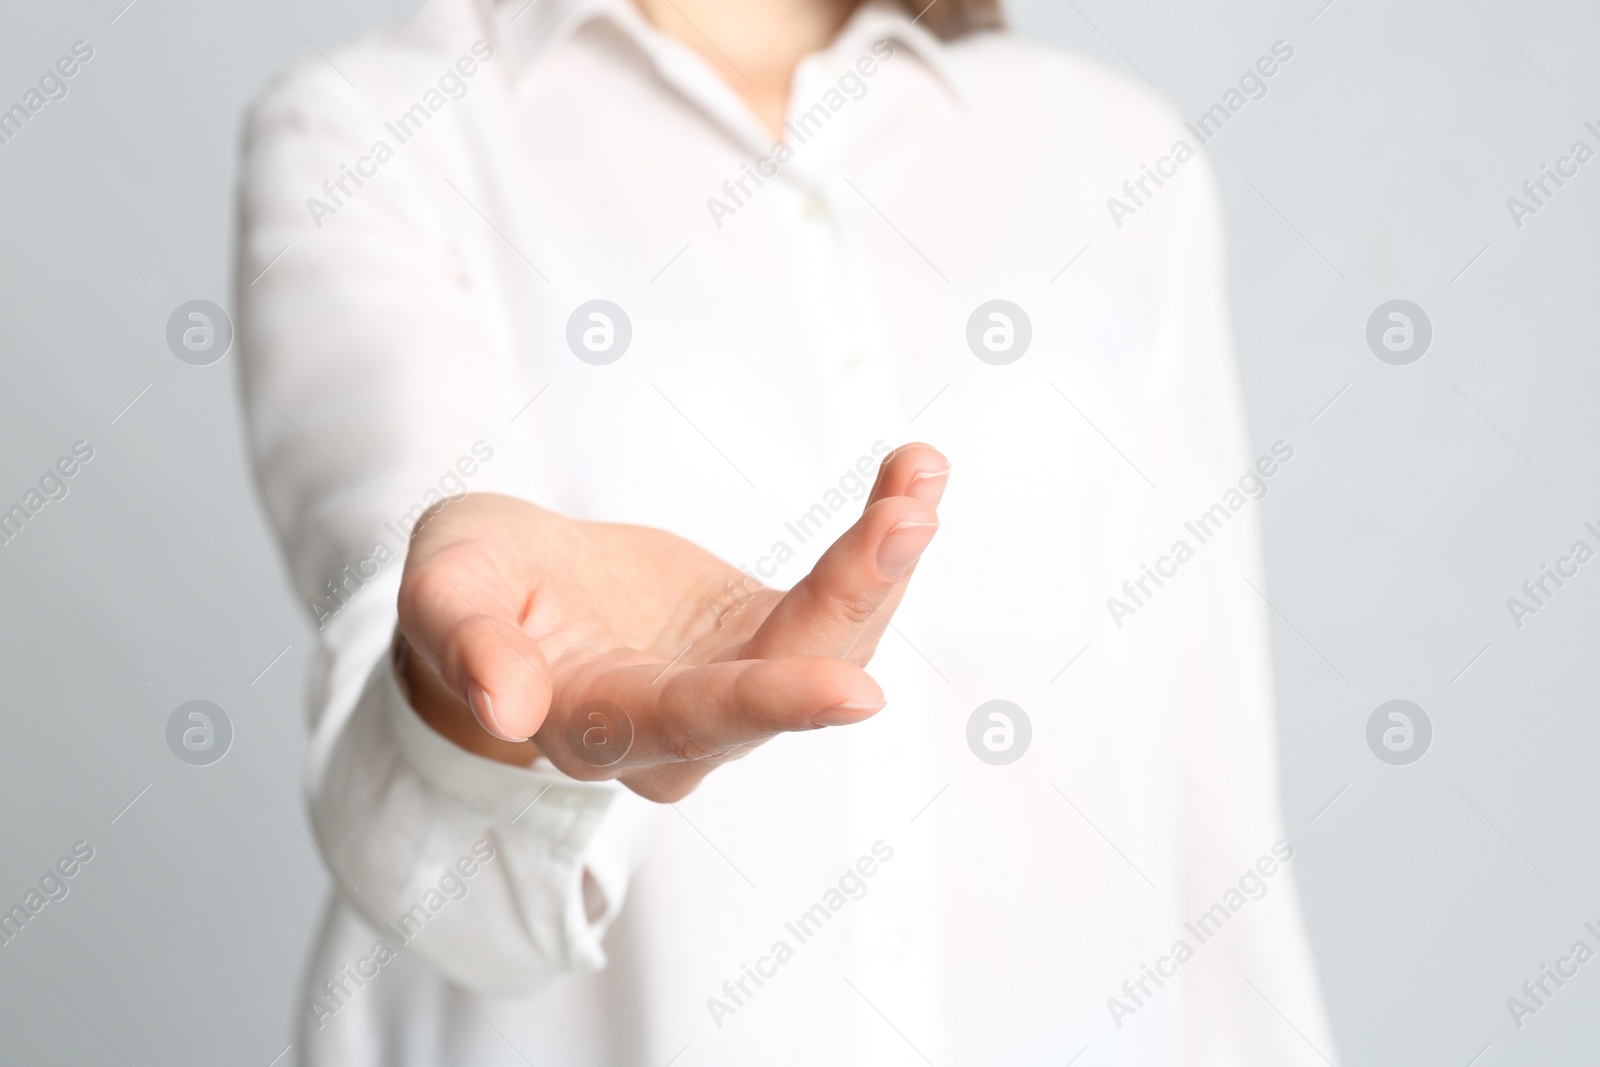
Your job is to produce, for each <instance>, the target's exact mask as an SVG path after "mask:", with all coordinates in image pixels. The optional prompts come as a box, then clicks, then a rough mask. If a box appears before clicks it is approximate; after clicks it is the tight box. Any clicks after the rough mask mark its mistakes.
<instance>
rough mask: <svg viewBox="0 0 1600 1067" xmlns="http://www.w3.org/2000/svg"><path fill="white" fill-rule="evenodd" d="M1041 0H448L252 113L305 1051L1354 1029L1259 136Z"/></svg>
mask: <svg viewBox="0 0 1600 1067" xmlns="http://www.w3.org/2000/svg"><path fill="white" fill-rule="evenodd" d="M996 21H997V20H996V18H995V12H994V11H993V10H992V9H991V8H990V7H989V6H988V5H987V4H985V3H982V2H977V0H974V2H970V3H962V2H960V0H942V2H939V3H936V4H935V5H934V6H933V7H931V8H929V9H928V10H926V11H924V12H922V13H921V15H920V16H918V14H917V13H916V12H915V11H907V10H902V9H900V8H898V7H895V6H892V5H888V4H883V3H874V4H866V5H861V6H857V5H856V4H855V3H852V2H849V0H767V2H764V3H759V4H756V3H737V2H734V0H637V6H635V4H634V3H631V2H629V0H533V2H531V3H530V2H529V0H505V2H491V0H434V2H432V3H430V4H428V6H427V7H425V8H424V9H423V11H422V12H421V13H420V14H419V15H418V16H416V17H415V18H414V19H412V20H411V21H410V22H408V23H405V24H404V25H401V26H399V27H397V28H394V29H392V30H389V31H387V32H385V33H383V34H380V35H378V36H375V37H373V38H371V39H369V40H367V41H364V42H362V43H360V44H358V45H356V46H354V47H351V48H347V49H343V50H339V51H335V52H332V53H329V54H328V55H327V56H326V57H320V56H319V57H318V58H316V59H315V60H312V61H310V62H308V63H306V64H305V65H303V66H302V67H300V68H299V69H298V70H296V71H295V72H293V73H292V74H291V75H290V76H289V77H287V78H286V79H285V80H283V81H282V82H280V83H279V84H277V85H276V86H274V87H273V88H272V89H271V90H270V91H269V92H268V93H267V94H266V95H265V96H264V97H263V99H262V100H261V101H260V103H259V104H258V105H257V106H256V108H255V110H254V112H253V114H252V116H251V118H250V122H249V127H248V134H247V143H246V149H245V166H244V181H243V193H242V209H241V214H242V228H243V239H242V251H241V264H240V269H239V279H240V281H239V294H240V299H239V304H240V316H241V323H240V326H241V338H242V341H243V346H244V349H243V350H244V356H245V359H244V375H245V383H244V385H243V390H244V397H245V401H246V406H247V409H248V413H249V421H250V427H251V434H252V445H253V449H254V454H255V458H256V467H257V475H258V478H259V481H260V484H261V489H262V494H263V497H264V499H265V502H266V506H267V510H268V512H269V513H270V515H271V517H272V520H273V522H274V524H275V526H276V529H277V531H278V534H279V537H280V538H281V540H282V542H283V544H284V548H285V553H286V555H287V557H288V560H289V564H290V568H291V570H292V573H293V577H294V581H295V584H296V587H297V588H298V589H299V591H300V593H301V595H302V596H303V597H304V598H305V599H306V601H307V605H308V610H309V612H310V614H311V615H312V616H313V618H314V619H315V620H316V623H317V625H318V627H319V630H320V634H319V636H320V643H319V652H318V656H317V659H316V664H315V668H314V674H313V678H312V686H311V689H312V693H311V697H312V699H311V708H312V723H313V733H312V742H311V752H310V758H309V765H308V792H309V795H310V803H311V810H312V818H313V824H314V826H315V829H316V834H317V839H318V845H319V848H320V850H321V851H322V853H323V855H324V857H325V858H326V859H327V861H328V863H329V866H330V868H331V872H332V875H333V877H334V879H335V882H336V885H337V889H336V893H335V896H334V898H333V900H332V901H331V903H330V905H329V910H328V913H327V917H326V920H325V923H324V926H323V930H322V933H321V937H320V941H319V944H318V947H317V950H316V953H315V956H314V958H313V960H312V962H311V964H310V967H309V970H308V974H307V987H306V991H305V998H304V1006H303V1008H302V1010H301V1020H302V1021H301V1027H300V1032H301V1037H300V1039H299V1040H298V1041H297V1043H296V1047H297V1054H298V1055H299V1056H300V1057H301V1058H302V1061H303V1062H305V1063H307V1064H316V1065H322V1064H339V1065H350V1064H384V1065H395V1064H403V1065H412V1064H415V1065H423V1064H458V1063H472V1064H501V1063H505V1064H510V1063H522V1062H527V1063H535V1064H540V1065H544V1064H563V1065H565V1064H572V1065H588V1064H639V1065H665V1064H667V1063H678V1064H682V1065H684V1067H689V1065H693V1064H735V1063H737V1064H746V1063H761V1064H819V1063H829V1064H833V1063H859V1064H871V1065H874V1067H879V1065H883V1064H898V1063H907V1064H910V1063H923V1062H931V1063H937V1064H940V1065H941V1067H944V1065H951V1064H963V1063H974V1064H975V1063H984V1064H988V1063H997V1062H998V1063H1032V1062H1040V1063H1043V1062H1052V1063H1054V1062H1066V1061H1067V1060H1068V1059H1070V1058H1072V1057H1074V1056H1075V1055H1078V1054H1080V1053H1081V1054H1084V1055H1085V1056H1086V1058H1085V1060H1084V1062H1085V1063H1096V1064H1110V1063H1138V1064H1158V1063H1159V1064H1168V1063H1171V1064H1179V1063H1184V1064H1187V1063H1228V1064H1258V1063H1259V1064H1269V1063H1270V1064H1285V1063H1298V1062H1314V1061H1315V1062H1320V1058H1321V1057H1327V1056H1331V1054H1332V1048H1331V1044H1330V1042H1329V1041H1328V1039H1327V1037H1326V1031H1325V1025H1324V1023H1323V1022H1322V1019H1321V1009H1320V1006H1319V1002H1318V997H1317V993H1316V990H1315V982H1314V977H1313V972H1312V969H1311V965H1310V961H1309V956H1308V952H1307V949H1306V945H1305V940H1304V936H1303V933H1302V931H1301V927H1300V921H1299V918H1298V910H1297V903H1296V896H1295V892H1294V888H1293V884H1292V880H1291V875H1290V873H1289V869H1288V868H1289V867H1290V866H1292V863H1290V862H1289V860H1290V857H1292V854H1293V844H1292V840H1289V839H1288V835H1286V834H1285V832H1284V831H1283V829H1282V827H1281V826H1280V822H1279V818H1278V815H1277V812H1276V795H1275V793H1276V781H1275V769H1274V763H1275V758H1274V746H1273V738H1272V728H1271V706H1270V682H1269V678H1268V661H1267V656H1266V637H1265V627H1264V619H1263V616H1262V610H1261V604H1260V601H1259V600H1258V599H1257V598H1256V596H1255V594H1254V593H1253V592H1252V591H1251V590H1250V589H1249V587H1248V585H1247V584H1246V581H1245V580H1244V579H1245V578H1246V577H1251V578H1253V577H1254V575H1255V573H1256V567H1257V564H1256V554H1257V546H1256V537H1255V529H1254V526H1255V519H1254V517H1253V515H1252V514H1251V513H1250V511H1249V509H1250V507H1253V506H1254V505H1253V504H1249V503H1246V505H1245V506H1243V507H1234V506H1233V504H1232V503H1231V499H1232V498H1231V497H1230V496H1227V494H1230V493H1231V494H1232V495H1233V496H1238V497H1239V500H1240V501H1241V502H1244V501H1245V499H1246V498H1245V497H1244V496H1242V495H1240V494H1239V492H1238V490H1237V489H1236V488H1235V485H1236V483H1238V484H1239V485H1241V486H1243V485H1246V484H1248V485H1249V486H1250V487H1252V488H1253V487H1254V486H1255V485H1257V484H1259V485H1260V486H1262V491H1263V492H1264V491H1265V486H1266V485H1267V484H1268V483H1267V482H1266V481H1265V480H1264V479H1265V478H1267V477H1268V476H1269V470H1268V468H1269V467H1270V468H1271V472H1272V473H1275V472H1276V470H1277V468H1278V466H1279V464H1280V463H1281V462H1282V461H1283V459H1284V453H1285V452H1287V454H1288V455H1289V456H1292V445H1291V444H1289V443H1287V442H1284V443H1281V444H1280V452H1279V455H1278V456H1277V457H1273V456H1271V455H1267V456H1264V457H1262V459H1261V460H1260V461H1257V460H1256V459H1255V458H1254V457H1252V456H1251V455H1250V454H1249V452H1248V451H1247V448H1246V443H1245V438H1244V434H1243V429H1242V414H1241V405H1240V401H1239V396H1238V390H1237V385H1236V382H1235V378H1234V368H1233V364H1232V357H1231V352H1230V339H1229V336H1228V327H1227V317H1226V309H1225V299H1224V294H1223V289H1222V277H1223V265H1222V258H1221V255H1222V253H1221V242H1220V232H1219V224H1218V214H1217V206H1216V194H1215V188H1214V183H1213V179H1212V178H1211V176H1210V174H1209V172H1208V171H1207V169H1206V167H1205V164H1204V162H1203V161H1199V160H1194V159H1192V158H1191V157H1192V156H1193V152H1192V150H1190V151H1188V152H1187V153H1184V152H1180V151H1178V146H1177V143H1176V142H1177V141H1178V139H1179V138H1180V137H1181V130H1180V129H1179V127H1178V123H1177V122H1176V121H1175V120H1174V119H1173V118H1172V116H1171V115H1170V113H1169V112H1168V111H1167V110H1166V109H1165V107H1164V106H1163V105H1162V104H1161V103H1160V102H1159V101H1156V100H1153V99H1152V98H1151V97H1150V96H1149V94H1148V93H1146V92H1144V91H1142V90H1141V89H1139V88H1138V87H1136V86H1133V85H1130V84H1129V83H1128V82H1127V81H1126V80H1125V79H1122V78H1120V77H1118V76H1115V75H1113V74H1110V73H1108V72H1106V71H1104V70H1101V69H1100V68H1098V67H1096V66H1095V65H1093V64H1091V63H1088V62H1086V61H1084V60H1082V59H1078V58H1075V57H1071V56H1067V55H1063V54H1059V53H1056V52H1052V51H1049V50H1045V49H1042V48H1039V47H1037V46H1034V45H1030V44H1028V43H1026V42H1023V41H1021V40H1018V39H1016V38H1014V37H1012V36H1009V35H1007V34H1005V33H1003V32H996V31H994V30H993V29H992V27H993V25H994V23H995V22H996ZM1174 159H1177V160H1178V161H1177V162H1174V161H1173V160H1174ZM1161 160H1165V163H1163V164H1161V165H1159V166H1158V169H1159V171H1160V176H1157V177H1155V178H1153V179H1152V178H1150V177H1147V175H1148V174H1150V173H1152V171H1151V167H1150V166H1148V164H1152V163H1157V162H1158V161H1161ZM1125 182H1132V183H1140V182H1142V183H1143V184H1135V186H1134V187H1135V189H1140V190H1142V191H1143V195H1137V196H1134V197H1133V200H1134V201H1135V203H1136V210H1135V211H1134V212H1133V213H1132V215H1131V216H1130V215H1127V214H1124V213H1121V212H1118V213H1115V214H1113V213H1108V211H1107V208H1106V206H1105V205H1106V203H1107V198H1108V197H1112V196H1116V197H1118V198H1119V200H1120V202H1122V203H1124V204H1126V203H1127V199H1126V198H1127V197H1128V194H1127V193H1126V192H1125V190H1124V183H1125ZM919 437H925V438H928V439H930V440H936V441H938V442H939V446H940V447H939V449H938V450H935V449H934V448H932V447H930V446H927V445H921V444H912V445H906V446H903V447H898V448H896V447H893V446H895V445H896V444H898V443H899V442H903V441H909V440H913V439H915V438H919ZM946 457H949V458H948V459H947V458H946ZM952 468H953V470H954V473H951V472H952ZM1257 472H1259V473H1257ZM1246 478H1249V479H1254V481H1253V482H1248V483H1247V482H1246V481H1245V479H1246ZM947 488H948V494H947V493H946V489H947ZM1219 498H1222V499H1223V500H1224V503H1223V504H1220V505H1219V504H1218V501H1219ZM1213 505H1217V506H1218V507H1219V508H1220V512H1218V511H1216V510H1215V509H1213V510H1212V511H1210V512H1208V509H1211V508H1212V506H1213ZM1216 514H1220V515H1221V516H1222V517H1221V518H1216V517H1214V516H1215V515H1216ZM1200 515H1208V516H1211V525H1206V523H1205V522H1202V526H1204V527H1205V531H1206V536H1204V538H1203V539H1202V538H1201V537H1198V536H1195V535H1193V534H1191V533H1189V532H1187V528H1186V527H1185V523H1186V522H1187V521H1189V520H1193V519H1195V518H1196V516H1200ZM419 520H421V521H419ZM1224 520H1226V522H1224ZM936 530H937V531H939V532H940V536H939V538H938V540H937V542H935V541H934V534H935V531H936ZM408 538H409V544H408V543H407V542H408ZM1179 542H1183V543H1184V544H1185V545H1186V548H1187V551H1182V550H1179V548H1178V544H1179ZM924 553H926V554H927V558H926V560H924V561H922V562H920V563H919V560H921V557H922V556H923V554H924ZM722 561H727V562H722ZM914 571H915V572H916V579H915V581H914V582H912V580H911V575H912V573H913V572H914ZM790 586H792V587H793V588H792V589H791V590H790V591H789V592H788V593H787V594H784V593H781V592H778V591H776V590H781V589H783V588H786V587H790ZM902 597H904V598H905V599H904V600H903V601H902ZM869 659H871V660H872V673H871V674H870V675H869V674H868V673H867V672H866V671H865V670H864V668H865V667H866V665H867V662H868V660H869ZM997 700H998V701H1003V703H994V701H997ZM1197 924H1198V925H1197ZM1086 1048H1092V1050H1093V1051H1092V1052H1088V1053H1085V1052H1084V1050H1085V1049H1086Z"/></svg>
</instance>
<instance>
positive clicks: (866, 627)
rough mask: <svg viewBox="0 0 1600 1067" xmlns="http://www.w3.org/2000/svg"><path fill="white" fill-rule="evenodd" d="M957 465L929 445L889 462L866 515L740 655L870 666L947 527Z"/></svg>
mask: <svg viewBox="0 0 1600 1067" xmlns="http://www.w3.org/2000/svg"><path fill="white" fill-rule="evenodd" d="M949 472H950V464H949V462H948V461H947V460H946V459H945V458H944V456H943V455H941V454H940V453H939V452H938V451H937V450H935V449H933V448H930V447H928V446H927V445H910V446H907V447H905V448H902V449H899V450H897V451H895V452H894V453H891V454H890V455H889V456H888V457H887V458H885V460H884V463H883V467H882V469H881V470H880V472H879V475H878V481H877V483H876V484H875V485H874V486H873V492H872V496H871V497H870V498H869V503H868V504H867V507H866V510H865V511H864V512H863V513H862V516H861V518H860V519H859V520H858V521H857V522H856V524H855V525H854V526H852V527H851V528H850V529H849V530H847V531H846V532H845V534H844V535H843V536H842V537H840V538H839V540H838V541H836V542H834V543H833V545H832V546H830V547H829V549H828V551H827V552H826V553H824V554H823V556H822V558H821V559H820V560H818V561H817V565H816V566H815V567H813V568H812V570H811V573H810V574H808V575H806V577H805V578H804V579H802V580H801V581H800V583H799V584H797V585H796V586H795V587H794V588H793V589H791V590H790V591H789V592H788V593H787V594H786V595H785V596H784V597H783V599H782V600H780V601H779V602H778V604H777V605H776V606H775V607H774V608H773V609H772V611H771V613H770V614H769V615H768V616H767V618H766V620H765V621H764V622H763V623H762V625H761V627H760V629H758V630H757V631H756V633H755V635H754V636H752V638H751V639H750V641H749V642H748V643H747V644H746V645H745V647H744V649H743V650H742V651H741V653H740V655H741V657H742V658H746V659H756V658H771V657H775V656H836V657H839V658H844V659H848V660H850V661H851V662H852V663H857V664H863V665H864V664H866V663H867V662H868V661H869V660H870V659H871V658H872V653H873V651H874V650H875V649H876V648H877V645H878V641H879V639H880V638H881V637H882V636H883V632H884V630H885V628H887V626H888V624H889V618H890V616H892V615H893V614H894V609H895V608H896V607H897V606H898V605H899V603H900V598H901V597H902V596H903V595H904V591H905V586H906V583H907V581H908V580H909V579H910V575H911V571H912V569H913V568H914V566H915V564H916V561H917V560H918V559H919V558H920V557H921V555H922V553H923V551H924V550H926V549H927V547H928V544H929V543H930V542H931V541H932V540H933V536H934V534H935V532H937V530H938V528H939V517H938V514H937V512H936V511H935V510H934V506H935V505H936V504H937V503H938V501H939V499H940V498H941V497H942V496H943V493H944V487H945V483H946V481H947V480H948V476H949Z"/></svg>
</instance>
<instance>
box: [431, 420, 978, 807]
mask: <svg viewBox="0 0 1600 1067" xmlns="http://www.w3.org/2000/svg"><path fill="white" fill-rule="evenodd" d="M949 469H950V468H949V463H948V461H947V460H946V459H945V457H944V456H943V455H941V454H940V453H939V452H938V451H937V450H935V449H934V448H932V447H931V446H929V445H924V444H910V445H905V446H902V447H901V448H898V449H896V450H895V451H894V452H892V453H890V454H889V455H888V456H886V457H885V458H884V461H883V463H882V465H881V466H880V468H879V471H878V478H877V481H876V483H875V484H874V485H873V488H872V492H871V493H870V495H869V496H868V498H867V503H866V505H865V507H864V509H863V511H862V514H861V517H860V518H859V519H858V520H857V521H856V523H855V524H854V525H853V526H852V527H851V528H850V529H849V530H848V531H846V532H845V533H844V534H843V535H842V536H841V537H840V538H839V539H838V540H837V541H835V542H834V543H833V545H832V546H831V547H830V548H829V549H828V551H827V552H826V553H825V554H824V555H823V557H822V559H820V560H819V561H818V563H817V565H816V567H815V568H813V570H812V571H811V573H810V574H808V575H807V576H806V577H805V578H804V579H803V580H801V581H800V582H799V584H797V585H796V586H795V587H794V588H793V589H791V590H789V591H788V592H787V593H784V592H780V591H777V590H771V589H766V588H765V587H763V586H761V585H760V584H759V583H757V582H756V581H755V580H754V579H753V578H750V577H749V576H748V575H745V574H743V573H742V572H740V571H738V570H737V569H735V568H734V567H731V566H729V565H728V564H726V563H724V562H722V561H721V560H719V559H717V558H716V557H714V556H712V555H711V554H710V553H708V552H705V551H704V550H702V549H700V548H698V547H696V546H695V545H693V544H691V543H689V542H688V541H685V540H683V539H682V538H679V537H675V536H673V535H672V534H669V533H665V532H663V531H661V530H653V529H648V528H645V527H640V526H624V525H618V524H610V523H591V522H577V521H574V520H572V519H567V518H564V517H562V516H560V515H557V514H555V513H554V512H551V511H547V510H545V509H543V508H540V507H537V506H535V505H533V504H529V503H526V502H525V501H520V500H516V499H513V498H511V497H504V496H498V495H495V494H488V493H472V494H468V495H466V496H462V497H457V498H454V499H453V500H451V501H448V502H446V503H445V504H443V505H438V506H436V507H435V509H434V510H433V511H432V512H430V513H429V514H428V515H427V516H425V517H424V519H423V521H422V522H420V523H418V526H417V529H416V531H415V532H414V533H413V535H412V539H411V550H410V553H409V555H408V556H407V559H406V567H405V572H404V575H403V578H402V581H401V587H400V598H399V608H400V632H401V634H402V636H403V638H404V641H405V642H406V644H407V645H408V646H409V651H408V652H407V653H406V654H405V656H404V658H403V672H402V680H403V682H404V683H405V686H406V689H407V692H408V696H409V698H410V700H411V703H412V705H413V707H415V708H416V709H417V711H418V713H419V714H420V715H421V717H422V718H423V719H424V721H426V722H427V723H429V725H431V726H432V727H433V728H434V729H435V730H436V731H438V732H439V733H440V734H442V735H444V736H445V737H447V738H449V739H450V740H452V741H454V742H455V743H456V744H458V745H461V746H462V747H463V748H466V749H467V750H469V751H472V752H475V753H477V754H478V755H481V756H484V757H486V758H489V759H495V760H499V761H501V762H505V763H511V764H518V765H524V766H525V765H527V764H529V763H532V762H533V760H534V759H536V758H537V757H538V755H539V754H540V753H543V754H544V755H546V756H548V757H549V758H550V760H551V762H553V763H554V764H555V765H556V767H557V768H559V769H560V770H561V771H562V772H563V773H565V774H567V775H569V776H571V777H573V778H576V779H579V780H584V781H594V780H601V779H611V778H617V779H620V780H621V781H622V782H623V783H624V784H625V785H627V786H628V787H629V788H631V789H633V790H634V791H635V792H637V793H639V794H640V795H641V796H644V797H647V798H649V799H651V800H656V801H662V802H669V801H675V800H678V799H681V798H682V797H684V796H686V795H688V794H689V793H690V792H692V791H693V790H694V788H695V787H696V786H697V785H698V784H699V783H700V781H701V780H702V779H703V778H704V777H705V776H706V775H707V774H709V773H710V772H711V771H712V770H714V769H715V768H716V767H718V766H720V765H721V764H723V763H725V762H727V761H729V760H732V759H737V758H738V757H739V756H742V755H744V754H745V753H746V752H749V751H750V750H751V749H753V748H754V747H756V746H757V745H759V744H761V743H762V742H764V741H766V740H767V739H769V738H771V737H775V736H777V735H778V734H780V733H785V732H789V731H799V730H813V729H821V728H826V727H837V726H845V725H849V724H851V723H855V722H860V721H861V720H863V719H866V718H869V717H871V716H872V715H873V714H874V713H876V712H877V711H878V710H879V709H881V708H882V706H883V704H884V698H883V693H882V691H881V690H880V689H879V688H878V685H877V683H876V682H874V681H873V680H872V678H871V677H870V676H869V675H868V674H867V672H866V671H865V670H864V668H865V667H866V665H867V663H868V661H869V660H870V659H871V658H872V653H873V651H874V650H875V649H876V648H877V644H878V641H879V639H880V638H881V637H882V636H883V633H884V630H885V628H886V627H887V626H888V620H889V617H890V616H891V615H892V614H893V613H894V609H895V607H896V606H897V605H898V604H899V602H900V598H901V597H902V596H903V595H904V592H905V589H906V585H907V583H908V582H909V581H910V578H911V575H912V573H913V572H914V571H915V569H916V561H917V559H918V558H920V556H921V554H922V552H923V551H924V550H925V549H926V548H927V546H928V544H929V542H931V541H932V539H933V536H934V533H935V532H936V531H937V529H938V521H939V520H938V515H937V512H936V508H937V506H938V503H939V500H940V498H941V497H942V496H943V494H944V488H945V485H946V482H947V480H948V475H949ZM597 716H598V717H597ZM586 731H588V732H586ZM530 737H531V738H532V741H531V742H530V741H529V740H527V739H528V738H530ZM597 742H598V743H599V744H600V746H601V748H599V749H596V748H594V747H592V746H593V745H595V744H596V743H597ZM624 753H625V754H624ZM597 755H598V757H599V758H597ZM618 756H620V757H621V758H620V759H618V758H615V757H618Z"/></svg>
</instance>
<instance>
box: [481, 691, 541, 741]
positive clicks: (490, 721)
mask: <svg viewBox="0 0 1600 1067" xmlns="http://www.w3.org/2000/svg"><path fill="white" fill-rule="evenodd" d="M467 703H468V704H470V705H472V713H473V714H474V715H476V716H477V717H478V723H479V725H481V726H482V727H483V728H484V729H485V730H487V731H489V732H490V733H491V734H493V735H494V736H496V737H498V738H499V739H500V740H502V741H510V742H513V743H514V744H521V743H522V742H524V741H526V740H527V738H526V737H512V736H511V734H509V733H507V732H506V728H505V727H503V726H501V725H500V717H499V716H498V715H496V714H495V713H494V701H492V700H490V699H489V694H488V693H486V692H484V691H483V689H481V688H480V687H479V686H478V683H477V682H469V683H467Z"/></svg>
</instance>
